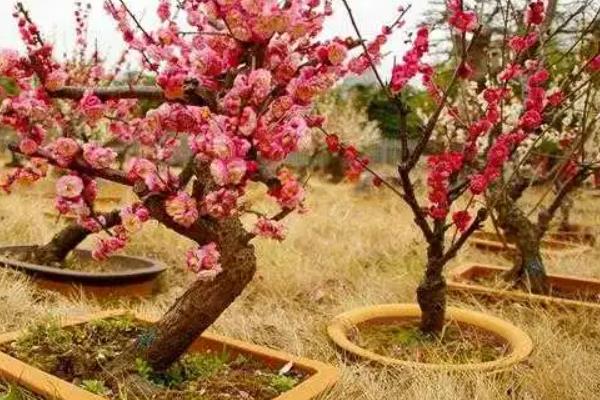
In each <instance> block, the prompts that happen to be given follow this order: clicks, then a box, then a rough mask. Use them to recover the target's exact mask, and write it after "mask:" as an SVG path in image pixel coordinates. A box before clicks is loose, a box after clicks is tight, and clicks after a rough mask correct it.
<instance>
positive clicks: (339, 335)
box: [327, 303, 533, 372]
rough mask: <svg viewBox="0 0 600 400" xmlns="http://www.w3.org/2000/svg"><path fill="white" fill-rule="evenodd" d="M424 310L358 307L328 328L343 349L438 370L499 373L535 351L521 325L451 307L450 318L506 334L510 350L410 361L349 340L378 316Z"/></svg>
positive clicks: (391, 363)
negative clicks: (472, 358)
mask: <svg viewBox="0 0 600 400" xmlns="http://www.w3.org/2000/svg"><path fill="white" fill-rule="evenodd" d="M420 316H421V310H420V308H419V306H418V305H417V304H413V303H402V304H383V305H375V306H369V307H362V308H358V309H354V310H351V311H348V312H345V313H343V314H340V315H338V316H337V317H335V318H334V319H333V321H332V322H331V323H330V324H329V326H328V327H327V333H328V335H329V337H330V338H331V340H332V341H333V342H334V343H335V344H336V345H337V346H338V347H339V348H340V349H342V350H343V351H346V352H348V353H350V354H353V355H356V356H359V357H360V358H363V359H366V360H367V361H370V362H375V363H378V364H383V365H388V366H396V367H408V368H420V369H426V370H434V371H482V372H483V371H485V372H496V371H500V370H504V369H507V368H509V367H511V366H513V365H515V364H518V363H520V362H522V361H523V360H525V359H526V358H527V357H529V355H530V354H531V352H532V351H533V342H532V340H531V338H530V337H529V336H528V335H527V334H526V333H525V332H524V331H523V330H521V329H520V328H517V327H516V326H514V325H513V324H511V323H509V322H507V321H505V320H502V319H500V318H497V317H493V316H491V315H487V314H484V313H480V312H477V311H471V310H466V309H460V308H456V307H447V309H446V317H447V318H448V319H451V320H454V321H457V322H462V323H466V324H469V325H473V326H476V327H478V328H481V329H484V330H487V331H489V332H491V333H494V334H496V335H498V336H500V337H502V338H503V339H504V340H505V341H506V342H508V344H509V345H510V353H509V354H507V355H506V356H503V357H501V358H499V359H497V360H494V361H487V362H479V363H469V364H430V363H421V362H416V361H407V360H401V359H397V358H392V357H387V356H383V355H381V354H377V353H375V352H372V351H369V350H367V349H365V348H362V347H360V346H358V345H356V344H354V343H353V342H352V341H350V339H348V333H349V332H350V330H351V329H353V328H354V327H355V326H356V325H358V324H361V323H364V322H368V321H369V320H373V319H378V318H403V317H404V318H418V317H420Z"/></svg>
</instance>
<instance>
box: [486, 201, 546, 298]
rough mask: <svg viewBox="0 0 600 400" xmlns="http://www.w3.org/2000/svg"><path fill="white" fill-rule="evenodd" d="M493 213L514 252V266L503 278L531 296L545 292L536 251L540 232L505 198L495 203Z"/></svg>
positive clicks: (542, 264) (538, 253)
mask: <svg viewBox="0 0 600 400" xmlns="http://www.w3.org/2000/svg"><path fill="white" fill-rule="evenodd" d="M496 211H497V212H498V224H499V225H500V228H502V229H503V230H504V233H505V234H506V236H507V238H508V239H509V241H510V242H511V243H514V245H515V246H516V248H517V252H518V254H517V256H516V258H515V263H514V266H513V268H512V269H511V270H510V271H509V272H508V273H507V274H506V276H505V278H506V279H507V280H509V281H512V282H513V283H515V284H516V285H524V286H525V287H526V288H527V290H529V291H531V292H533V293H547V292H548V276H547V275H546V269H545V268H544V263H543V261H542V257H541V252H540V243H541V239H542V234H541V232H540V230H539V229H538V227H537V226H536V225H535V224H533V223H532V222H531V221H530V220H529V218H527V216H526V215H525V213H524V212H523V211H522V210H521V209H519V207H517V206H516V204H514V202H513V201H511V200H510V199H509V198H508V196H503V198H502V199H501V200H499V201H497V203H496Z"/></svg>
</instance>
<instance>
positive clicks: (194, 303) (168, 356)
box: [107, 196, 256, 382]
mask: <svg viewBox="0 0 600 400" xmlns="http://www.w3.org/2000/svg"><path fill="white" fill-rule="evenodd" d="M144 204H145V205H146V207H148V209H149V210H150V213H151V215H152V217H153V218H154V219H156V220H157V221H159V222H160V223H162V224H163V225H165V226H166V227H168V228H170V229H172V230H174V231H176V232H177V233H180V234H182V235H184V236H186V237H188V238H190V239H192V240H194V241H195V242H196V243H198V244H199V245H205V244H207V243H210V242H214V243H216V244H217V246H218V249H219V252H220V254H221V258H220V262H221V266H222V268H223V272H221V273H220V274H219V275H217V277H216V278H215V279H214V280H213V281H196V282H194V283H193V284H192V286H191V287H190V288H189V289H188V290H187V291H186V292H185V293H184V294H183V295H182V296H181V297H180V298H178V299H177V300H176V302H175V304H173V306H171V308H170V309H169V310H168V311H167V313H166V314H165V315H164V316H163V317H162V318H161V319H160V320H159V321H158V322H157V323H156V324H154V325H153V326H152V327H151V328H149V329H148V330H147V332H146V333H145V334H143V335H141V336H140V337H139V338H138V339H137V340H136V342H135V343H134V344H132V346H131V347H130V348H129V349H127V350H126V351H124V352H123V353H122V355H121V356H120V357H118V358H117V359H115V360H114V361H113V362H112V363H111V364H110V365H108V366H107V371H108V372H109V374H108V375H107V379H110V376H113V377H116V378H117V380H118V379H119V377H127V375H129V374H128V372H130V371H131V370H132V368H133V367H134V365H135V360H136V359H138V358H141V359H143V360H145V361H146V362H147V363H148V364H149V366H150V367H152V368H153V370H154V371H164V370H165V369H167V368H168V367H169V366H170V365H171V364H172V363H173V362H174V361H176V360H177V359H179V357H181V355H182V354H183V353H185V351H186V350H187V349H188V347H189V346H190V345H191V344H192V343H193V342H194V340H196V338H197V337H198V336H199V335H201V334H202V333H203V332H204V331H205V330H206V329H207V328H209V327H210V326H211V325H212V324H213V323H214V322H215V321H216V320H217V318H219V316H220V315H221V314H222V313H223V312H224V311H225V310H226V309H227V308H228V307H229V305H231V303H233V301H234V300H235V299H236V298H237V297H238V296H239V295H240V294H241V293H242V291H243V290H244V289H245V287H246V286H247V285H248V283H250V281H251V280H252V278H253V277H254V273H255V272H256V256H255V251H254V247H253V246H252V245H250V244H249V243H248V233H247V232H246V230H245V229H244V227H243V225H242V223H241V221H240V220H239V219H237V218H235V217H234V218H229V219H227V220H223V221H214V220H205V219H203V218H200V219H198V220H197V221H196V223H195V224H194V225H193V226H192V227H190V228H184V227H182V226H180V225H178V224H176V223H174V222H173V220H172V219H171V217H169V216H168V215H167V214H166V212H165V209H164V199H163V198H161V197H160V196H154V197H153V196H151V197H149V198H148V199H146V200H145V202H144ZM112 381H113V382H114V379H112Z"/></svg>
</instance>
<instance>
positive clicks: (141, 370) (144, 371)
mask: <svg viewBox="0 0 600 400" xmlns="http://www.w3.org/2000/svg"><path fill="white" fill-rule="evenodd" d="M135 370H136V372H137V373H138V375H140V376H141V377H142V378H144V379H147V380H152V374H153V372H154V371H153V370H152V367H151V366H150V365H149V364H148V362H147V361H146V360H144V359H143V358H136V359H135Z"/></svg>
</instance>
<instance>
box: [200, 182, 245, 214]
mask: <svg viewBox="0 0 600 400" xmlns="http://www.w3.org/2000/svg"><path fill="white" fill-rule="evenodd" d="M238 197H239V194H238V193H237V192H236V191H233V190H228V189H224V188H222V189H219V190H216V191H213V192H209V193H208V194H207V195H206V196H205V197H204V200H203V202H202V208H201V212H202V214H203V215H210V216H211V217H213V218H217V219H222V218H227V217H231V216H233V215H234V214H235V212H236V210H237V202H238Z"/></svg>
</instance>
